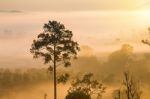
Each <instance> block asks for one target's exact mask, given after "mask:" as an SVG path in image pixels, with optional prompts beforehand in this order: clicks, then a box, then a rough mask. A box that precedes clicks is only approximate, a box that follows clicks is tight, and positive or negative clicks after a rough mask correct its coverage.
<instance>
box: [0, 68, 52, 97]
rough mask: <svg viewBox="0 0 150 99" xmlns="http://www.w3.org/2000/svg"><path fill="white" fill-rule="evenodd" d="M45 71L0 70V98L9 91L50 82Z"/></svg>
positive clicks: (33, 69)
mask: <svg viewBox="0 0 150 99" xmlns="http://www.w3.org/2000/svg"><path fill="white" fill-rule="evenodd" d="M50 78H51V77H50V74H49V72H48V71H47V69H44V68H42V69H35V68H32V69H26V70H23V69H15V70H11V69H3V68H1V69H0V96H1V95H3V94H4V93H6V92H8V91H9V90H10V89H14V88H18V87H22V86H30V85H33V84H38V83H42V82H48V81H50Z"/></svg>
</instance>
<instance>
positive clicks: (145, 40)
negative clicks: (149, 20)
mask: <svg viewBox="0 0 150 99" xmlns="http://www.w3.org/2000/svg"><path fill="white" fill-rule="evenodd" d="M148 33H149V35H150V27H149V28H148ZM142 43H144V44H147V45H149V46H150V40H148V39H143V40H142Z"/></svg>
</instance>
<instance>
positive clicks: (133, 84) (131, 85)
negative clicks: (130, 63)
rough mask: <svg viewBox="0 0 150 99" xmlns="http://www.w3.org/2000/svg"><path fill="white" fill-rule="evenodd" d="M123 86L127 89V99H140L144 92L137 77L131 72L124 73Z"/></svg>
mask: <svg viewBox="0 0 150 99" xmlns="http://www.w3.org/2000/svg"><path fill="white" fill-rule="evenodd" d="M123 84H124V86H125V88H126V96H127V99H140V98H141V94H142V91H141V90H140V85H139V83H138V81H137V80H136V79H135V77H134V76H133V75H132V74H130V72H128V71H127V72H124V81H123Z"/></svg>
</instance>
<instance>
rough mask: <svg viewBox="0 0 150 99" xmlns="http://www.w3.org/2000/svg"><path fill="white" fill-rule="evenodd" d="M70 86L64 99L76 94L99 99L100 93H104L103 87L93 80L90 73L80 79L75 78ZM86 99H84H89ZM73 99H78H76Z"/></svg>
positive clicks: (77, 98)
mask: <svg viewBox="0 0 150 99" xmlns="http://www.w3.org/2000/svg"><path fill="white" fill-rule="evenodd" d="M71 85H72V86H71V87H70V88H69V90H68V95H67V96H66V99H72V98H67V97H69V96H70V95H72V94H76V93H77V92H79V93H82V94H84V95H85V96H90V97H91V95H97V97H100V96H101V95H102V93H104V92H105V87H104V86H103V84H102V83H100V82H99V81H98V80H95V79H94V77H93V74H92V73H88V74H85V75H84V76H83V77H82V78H76V79H75V80H73V81H72V84H71ZM90 97H89V98H86V99H90ZM74 99H80V98H79V97H76V98H74Z"/></svg>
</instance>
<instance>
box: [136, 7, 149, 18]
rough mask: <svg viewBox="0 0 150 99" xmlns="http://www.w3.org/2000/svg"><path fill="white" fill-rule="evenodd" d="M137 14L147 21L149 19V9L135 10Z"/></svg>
mask: <svg viewBox="0 0 150 99" xmlns="http://www.w3.org/2000/svg"><path fill="white" fill-rule="evenodd" d="M137 14H138V17H139V18H140V19H142V20H143V21H148V20H149V19H150V9H141V10H139V11H138V12H137Z"/></svg>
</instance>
